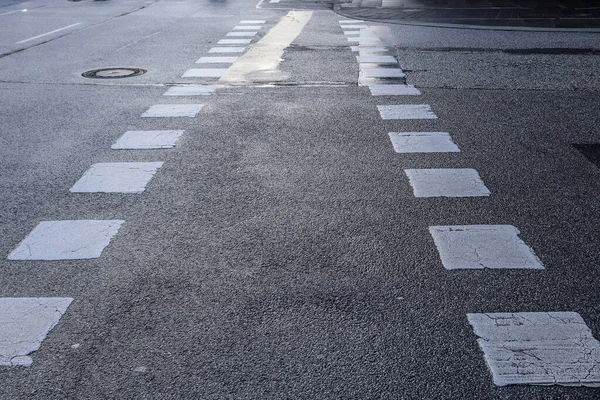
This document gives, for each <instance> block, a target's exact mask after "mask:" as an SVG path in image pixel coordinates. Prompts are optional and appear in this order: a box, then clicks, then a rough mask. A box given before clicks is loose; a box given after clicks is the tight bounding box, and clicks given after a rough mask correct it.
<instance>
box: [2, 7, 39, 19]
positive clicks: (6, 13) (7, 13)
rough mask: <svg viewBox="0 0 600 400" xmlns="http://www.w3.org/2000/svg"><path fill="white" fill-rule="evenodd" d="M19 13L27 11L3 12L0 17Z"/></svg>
mask: <svg viewBox="0 0 600 400" xmlns="http://www.w3.org/2000/svg"><path fill="white" fill-rule="evenodd" d="M36 8H37V7H36ZM21 12H27V9H23V10H15V11H9V12H5V13H2V14H0V17H1V16H3V15H9V14H16V13H21Z"/></svg>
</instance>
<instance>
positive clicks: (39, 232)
mask: <svg viewBox="0 0 600 400" xmlns="http://www.w3.org/2000/svg"><path fill="white" fill-rule="evenodd" d="M124 222H125V221H122V220H100V221H98V220H74V221H73V220H68V221H43V222H40V223H39V224H38V226H36V227H35V228H34V229H33V231H31V233H30V234H29V235H27V237H26V238H25V239H24V240H23V241H22V242H21V243H20V244H19V245H18V246H17V248H16V249H14V250H13V251H12V252H10V254H9V255H8V259H9V260H84V259H90V258H99V257H100V255H101V254H102V251H103V250H104V248H105V247H106V246H108V244H109V242H110V240H111V239H112V237H113V236H115V235H116V234H117V232H118V231H119V228H120V227H121V225H123V223H124Z"/></svg>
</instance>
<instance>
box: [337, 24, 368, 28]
mask: <svg viewBox="0 0 600 400" xmlns="http://www.w3.org/2000/svg"><path fill="white" fill-rule="evenodd" d="M342 29H369V27H368V26H367V25H362V24H359V25H356V24H355V25H353V24H348V25H344V26H342Z"/></svg>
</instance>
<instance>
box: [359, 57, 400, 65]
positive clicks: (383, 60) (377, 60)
mask: <svg viewBox="0 0 600 400" xmlns="http://www.w3.org/2000/svg"><path fill="white" fill-rule="evenodd" d="M356 61H358V62H359V64H364V63H375V64H398V60H396V57H394V56H373V55H369V56H366V55H364V56H363V55H358V56H356Z"/></svg>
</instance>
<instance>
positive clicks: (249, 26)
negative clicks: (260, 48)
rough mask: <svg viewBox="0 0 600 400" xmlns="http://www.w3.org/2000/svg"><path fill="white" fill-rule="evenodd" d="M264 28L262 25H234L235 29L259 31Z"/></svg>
mask: <svg viewBox="0 0 600 400" xmlns="http://www.w3.org/2000/svg"><path fill="white" fill-rule="evenodd" d="M261 28H262V25H245V26H243V25H238V26H234V27H233V30H234V31H238V30H239V31H259V30H260V29H261Z"/></svg>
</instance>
